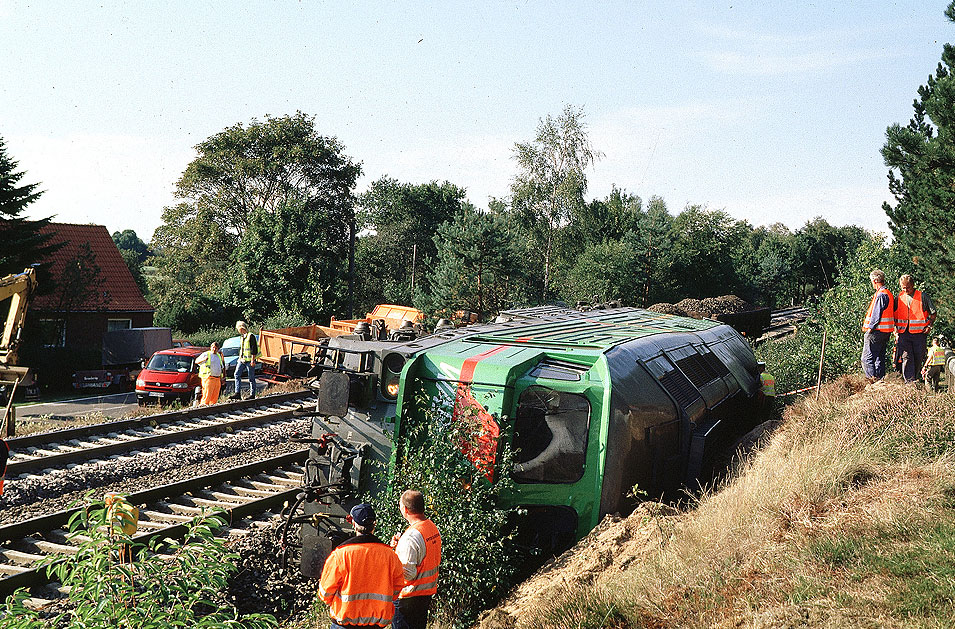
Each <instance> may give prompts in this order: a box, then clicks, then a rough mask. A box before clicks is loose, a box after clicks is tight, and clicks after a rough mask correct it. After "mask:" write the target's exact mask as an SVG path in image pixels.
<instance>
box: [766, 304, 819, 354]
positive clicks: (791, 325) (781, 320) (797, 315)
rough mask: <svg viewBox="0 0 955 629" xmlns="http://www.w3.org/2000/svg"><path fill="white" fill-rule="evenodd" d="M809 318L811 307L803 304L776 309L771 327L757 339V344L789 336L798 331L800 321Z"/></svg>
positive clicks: (771, 320) (770, 323)
mask: <svg viewBox="0 0 955 629" xmlns="http://www.w3.org/2000/svg"><path fill="white" fill-rule="evenodd" d="M807 318H809V309H808V308H806V307H803V306H794V307H792V308H781V309H780V310H774V311H773V314H772V317H771V318H770V322H769V327H767V328H766V329H764V330H763V333H762V334H761V335H760V337H759V338H757V339H756V344H757V345H758V344H760V343H763V342H764V341H771V340H774V339H778V338H782V337H784V336H788V335H789V334H792V333H794V332H795V331H796V328H797V327H798V326H799V324H800V323H802V322H803V321H805V320H806V319H807Z"/></svg>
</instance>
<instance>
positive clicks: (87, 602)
mask: <svg viewBox="0 0 955 629" xmlns="http://www.w3.org/2000/svg"><path fill="white" fill-rule="evenodd" d="M224 524H225V522H224V521H223V520H222V519H221V518H219V517H217V516H212V515H207V516H199V517H196V518H195V519H193V520H192V522H191V523H189V525H188V532H187V533H186V535H185V538H184V539H183V540H182V541H181V542H180V541H177V540H172V539H168V538H167V539H158V538H154V539H153V540H151V541H150V542H149V543H148V544H144V543H142V542H136V541H133V540H132V539H131V538H130V537H128V536H126V535H124V534H123V533H121V532H119V531H117V530H115V529H112V528H111V527H110V526H109V520H108V516H107V511H106V508H105V506H104V505H103V503H102V502H99V503H93V504H91V505H89V506H88V507H87V508H85V509H81V510H79V511H78V512H77V513H76V514H75V515H73V517H72V518H70V523H69V528H70V538H71V540H72V542H73V543H74V544H75V545H76V546H77V547H78V552H77V553H76V554H75V555H71V556H66V557H62V556H51V557H50V558H48V559H46V560H44V561H45V564H46V569H47V572H48V574H49V575H50V576H51V577H53V578H55V579H57V580H58V581H59V582H60V583H62V584H63V585H65V586H68V587H69V588H70V594H69V605H67V606H65V607H66V610H65V611H62V612H60V613H58V614H55V615H52V616H51V615H50V614H44V613H41V612H38V611H36V610H33V609H29V608H27V607H26V606H25V605H24V602H25V600H26V599H27V598H28V596H29V595H28V593H27V592H26V590H22V589H21V590H18V591H17V592H15V593H14V594H13V595H11V596H10V597H8V598H7V600H6V601H5V603H4V604H3V606H2V607H0V626H3V627H7V628H10V629H38V628H40V627H77V628H78V627H129V628H146V627H210V628H211V627H216V628H226V627H251V628H258V627H275V626H277V622H276V621H275V619H274V618H273V617H272V616H269V615H263V614H250V615H246V616H240V615H239V613H238V612H237V611H236V609H235V608H234V607H232V606H231V605H228V604H227V603H226V602H225V601H224V599H223V596H222V592H223V591H224V590H225V588H226V584H227V579H228V577H229V575H230V574H231V573H232V572H234V571H235V564H234V561H235V559H236V558H237V555H235V554H233V553H231V552H230V551H229V550H228V549H227V548H226V546H225V543H224V542H223V541H222V540H221V539H219V538H217V537H215V531H216V529H218V528H220V527H222V526H223V525H224ZM130 556H132V557H135V560H134V561H132V562H129V560H128V557H130ZM123 558H125V560H123Z"/></svg>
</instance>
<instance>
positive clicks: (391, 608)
mask: <svg viewBox="0 0 955 629" xmlns="http://www.w3.org/2000/svg"><path fill="white" fill-rule="evenodd" d="M349 519H350V521H351V523H352V526H354V528H355V537H351V538H349V539H346V540H345V541H344V542H342V543H341V544H340V545H339V546H338V548H336V549H335V550H333V551H332V552H331V554H330V555H329V556H328V559H326V560H325V567H324V568H322V577H321V580H320V581H319V585H318V595H319V597H320V598H321V599H322V600H323V601H325V603H326V604H327V605H328V608H329V613H330V614H331V617H332V624H331V629H338V628H341V627H344V628H345V629H348V628H349V627H365V628H366V629H367V628H368V627H386V626H388V625H390V624H391V621H392V619H393V618H394V615H395V599H396V598H397V597H398V593H399V592H400V591H401V588H402V587H404V585H405V578H404V571H403V568H402V567H401V560H399V559H398V555H396V554H395V551H394V550H392V549H391V547H390V546H388V545H387V544H385V543H383V542H382V541H381V540H380V539H378V538H377V537H375V535H374V534H373V533H374V530H375V510H374V509H373V508H372V506H371V505H370V504H366V503H362V504H358V505H355V506H354V507H352V509H351V512H350V513H349Z"/></svg>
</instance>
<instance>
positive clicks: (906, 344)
mask: <svg viewBox="0 0 955 629" xmlns="http://www.w3.org/2000/svg"><path fill="white" fill-rule="evenodd" d="M927 337H928V335H927V334H925V333H924V332H922V333H921V334H913V333H911V332H902V333H901V334H899V341H898V342H899V353H900V354H901V355H902V377H903V378H905V381H906V382H909V383H911V382H918V381H919V380H921V379H922V365H924V364H925V355H926V354H927V353H928V348H927V347H926V344H925V342H926V340H927Z"/></svg>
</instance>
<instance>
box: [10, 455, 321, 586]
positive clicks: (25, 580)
mask: <svg viewBox="0 0 955 629" xmlns="http://www.w3.org/2000/svg"><path fill="white" fill-rule="evenodd" d="M307 457H308V450H306V449H302V450H297V451H295V452H292V453H288V454H284V455H282V456H278V457H274V458H270V459H266V460H263V461H258V462H256V463H250V464H247V465H242V466H239V467H235V468H232V469H228V470H223V471H218V472H215V473H212V474H207V475H204V476H198V477H195V478H192V479H189V480H186V481H180V482H176V483H171V484H167V485H162V486H158V487H154V488H152V489H147V490H145V491H140V492H136V493H132V494H129V495H128V496H127V500H128V501H129V502H130V503H132V504H135V505H140V521H139V529H138V533H137V534H136V535H135V536H134V537H133V539H134V541H136V542H143V543H148V542H149V541H150V540H151V539H154V538H166V537H173V538H176V537H182V536H183V535H184V533H185V532H186V531H187V528H188V524H189V522H190V521H191V520H192V519H193V518H194V517H195V516H197V515H200V514H201V513H203V512H204V511H205V512H208V511H213V510H221V511H222V515H223V516H224V517H225V519H226V521H227V522H229V523H230V524H235V523H237V522H238V521H239V520H241V519H243V518H247V517H249V516H254V515H256V514H262V513H267V512H269V511H275V510H276V509H279V508H281V507H283V506H284V505H285V504H286V503H288V502H292V501H294V499H295V496H296V495H297V494H298V492H300V491H301V490H302V477H303V475H304V468H303V467H302V465H303V464H304V462H305V461H306V459H307ZM79 510H80V508H74V509H67V510H62V511H57V512H55V513H50V514H47V515H43V516H39V517H36V518H32V519H30V520H25V521H22V522H17V523H14V524H8V525H6V526H0V599H2V598H5V597H6V596H7V595H9V594H11V593H12V592H13V591H15V590H16V589H18V588H21V587H27V588H30V587H35V586H40V585H44V584H46V583H49V582H50V579H49V578H48V577H47V576H46V571H45V569H43V568H42V567H39V568H38V567H37V562H39V561H41V560H43V559H44V558H45V557H47V556H48V555H51V554H52V555H64V554H65V555H70V554H75V553H76V552H77V551H78V548H77V547H76V546H75V545H73V540H71V539H70V537H69V536H68V533H67V531H66V529H65V526H66V525H67V523H68V521H69V519H70V517H71V516H72V515H73V514H75V513H76V512H77V511H79ZM226 532H228V531H226Z"/></svg>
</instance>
